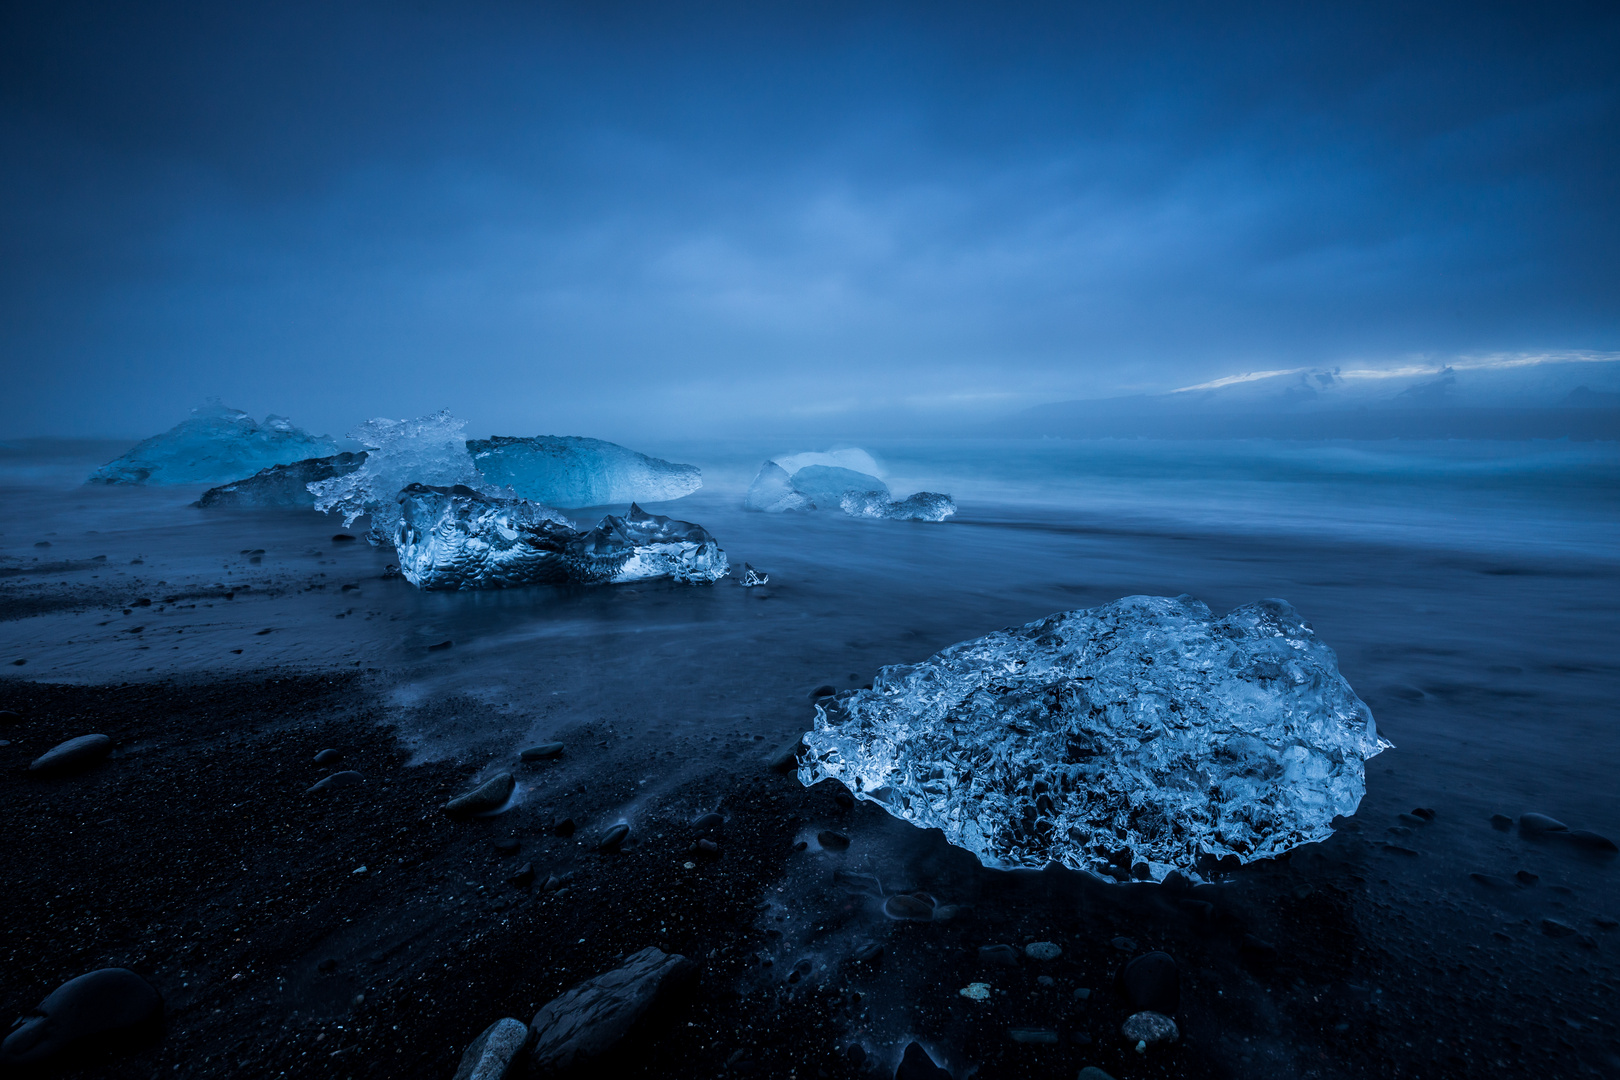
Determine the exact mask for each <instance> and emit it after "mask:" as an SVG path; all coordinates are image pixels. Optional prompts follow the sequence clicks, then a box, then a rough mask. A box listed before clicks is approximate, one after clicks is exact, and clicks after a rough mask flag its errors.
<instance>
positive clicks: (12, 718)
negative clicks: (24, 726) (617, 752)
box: [0, 709, 22, 724]
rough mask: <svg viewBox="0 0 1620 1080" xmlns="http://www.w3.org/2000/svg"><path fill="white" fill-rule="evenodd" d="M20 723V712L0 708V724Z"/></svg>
mask: <svg viewBox="0 0 1620 1080" xmlns="http://www.w3.org/2000/svg"><path fill="white" fill-rule="evenodd" d="M20 723H22V714H21V713H17V712H13V711H12V710H10V709H0V724H20Z"/></svg>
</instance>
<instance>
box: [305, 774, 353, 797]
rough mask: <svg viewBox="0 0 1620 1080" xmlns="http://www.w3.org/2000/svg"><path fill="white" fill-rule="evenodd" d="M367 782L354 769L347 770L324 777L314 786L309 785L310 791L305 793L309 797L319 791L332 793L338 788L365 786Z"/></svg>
mask: <svg viewBox="0 0 1620 1080" xmlns="http://www.w3.org/2000/svg"><path fill="white" fill-rule="evenodd" d="M365 782H366V778H365V777H364V776H361V775H360V774H359V773H357V772H355V771H354V770H353V769H345V770H343V771H342V772H335V773H333V774H332V775H331V776H327V777H323V778H322V779H320V780H317V781H315V782H314V783H313V784H311V785H309V789H308V790H307V791H306V792H305V794H306V795H309V794H313V793H315V792H317V791H332V790H335V789H337V788H346V787H354V786H355V785H357V784H363V783H365Z"/></svg>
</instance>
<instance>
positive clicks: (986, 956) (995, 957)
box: [979, 945, 1018, 967]
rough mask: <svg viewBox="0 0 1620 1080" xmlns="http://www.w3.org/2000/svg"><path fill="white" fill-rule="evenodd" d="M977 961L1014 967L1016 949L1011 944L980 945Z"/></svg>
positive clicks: (1016, 960)
mask: <svg viewBox="0 0 1620 1080" xmlns="http://www.w3.org/2000/svg"><path fill="white" fill-rule="evenodd" d="M979 963H981V964H1000V965H1002V966H1004V967H1016V966H1017V965H1018V950H1017V949H1015V948H1013V947H1012V946H1011V945H980V946H979Z"/></svg>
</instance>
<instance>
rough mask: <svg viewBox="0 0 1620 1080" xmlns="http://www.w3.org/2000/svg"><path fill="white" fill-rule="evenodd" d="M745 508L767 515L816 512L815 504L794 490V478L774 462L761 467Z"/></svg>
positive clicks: (744, 503)
mask: <svg viewBox="0 0 1620 1080" xmlns="http://www.w3.org/2000/svg"><path fill="white" fill-rule="evenodd" d="M743 506H744V507H745V508H746V509H749V510H760V511H763V512H764V513H767V514H783V513H790V512H792V511H795V510H814V509H815V508H816V506H815V504H814V503H812V502H811V501H810V500H809V499H807V498H805V497H804V495H802V494H800V493H799V492H797V491H795V490H793V477H792V476H790V475H789V474H788V471H787V470H786V469H784V468H782V466H780V465H778V464H777V463H776V462H774V461H767V462H766V463H765V464H764V465H762V466H760V470H759V475H758V476H755V477H754V482H753V483H752V484H750V485H749V486H748V496H747V498H746V499H744V500H743Z"/></svg>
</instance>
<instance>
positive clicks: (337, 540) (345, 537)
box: [332, 533, 354, 544]
mask: <svg viewBox="0 0 1620 1080" xmlns="http://www.w3.org/2000/svg"><path fill="white" fill-rule="evenodd" d="M353 539H354V537H352V536H350V535H349V534H348V533H333V534H332V543H334V544H346V543H348V542H349V541H351V540H353Z"/></svg>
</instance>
